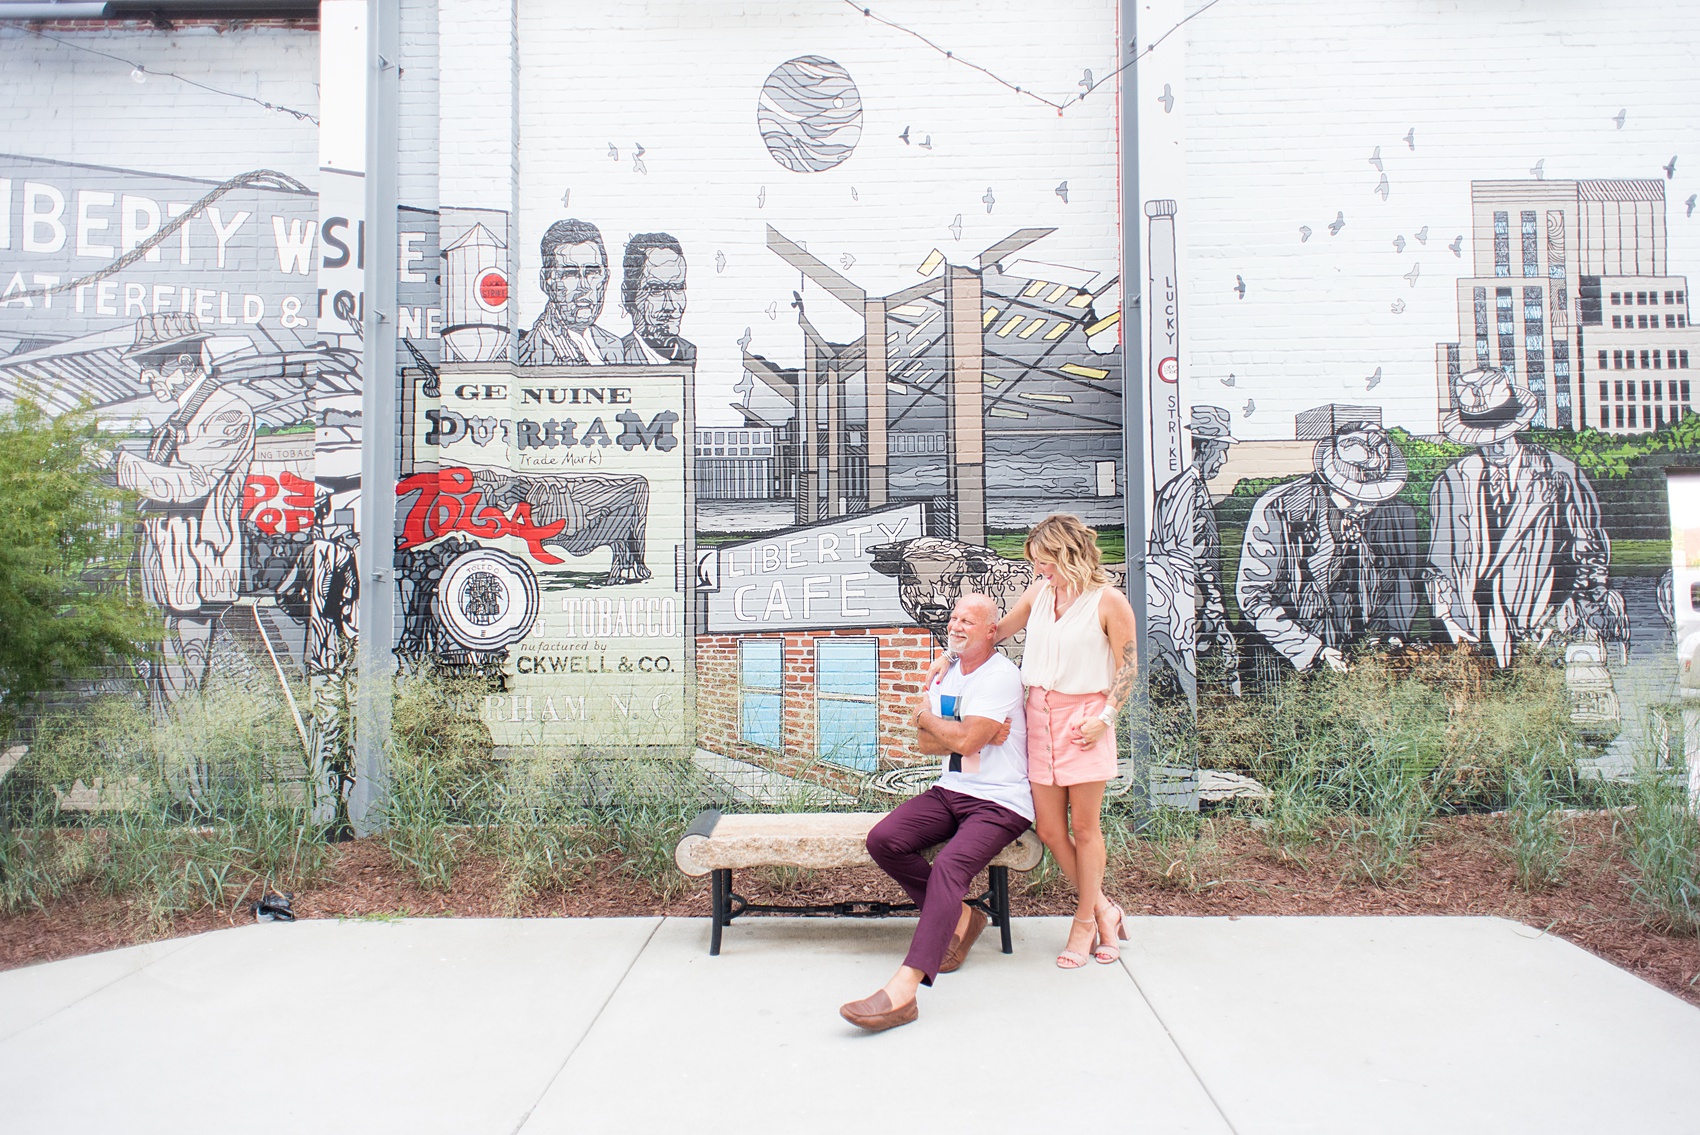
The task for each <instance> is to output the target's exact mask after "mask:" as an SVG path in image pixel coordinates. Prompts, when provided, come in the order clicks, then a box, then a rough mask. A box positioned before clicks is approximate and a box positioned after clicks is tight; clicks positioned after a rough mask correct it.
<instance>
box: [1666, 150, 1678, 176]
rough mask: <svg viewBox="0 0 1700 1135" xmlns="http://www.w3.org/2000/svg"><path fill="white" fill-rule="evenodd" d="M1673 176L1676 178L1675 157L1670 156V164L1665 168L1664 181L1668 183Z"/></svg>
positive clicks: (1673, 155)
mask: <svg viewBox="0 0 1700 1135" xmlns="http://www.w3.org/2000/svg"><path fill="white" fill-rule="evenodd" d="M1675 176H1676V155H1675V154H1672V155H1671V156H1670V164H1669V165H1667V166H1665V180H1666V181H1669V180H1670V179H1671V178H1673V177H1675Z"/></svg>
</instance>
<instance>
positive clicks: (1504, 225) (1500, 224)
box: [1493, 213, 1511, 276]
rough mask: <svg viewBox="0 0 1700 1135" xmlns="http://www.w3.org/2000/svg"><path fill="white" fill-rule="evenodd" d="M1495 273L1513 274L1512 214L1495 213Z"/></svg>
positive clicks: (1500, 274) (1497, 274) (1502, 274)
mask: <svg viewBox="0 0 1700 1135" xmlns="http://www.w3.org/2000/svg"><path fill="white" fill-rule="evenodd" d="M1493 274H1494V275H1495V276H1509V275H1511V215H1510V214H1509V213H1495V214H1494V215H1493Z"/></svg>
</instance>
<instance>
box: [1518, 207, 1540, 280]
mask: <svg viewBox="0 0 1700 1135" xmlns="http://www.w3.org/2000/svg"><path fill="white" fill-rule="evenodd" d="M1522 221H1523V275H1524V276H1538V275H1540V274H1541V260H1540V237H1539V236H1537V235H1536V232H1535V214H1534V211H1533V210H1531V209H1525V210H1523V217H1522Z"/></svg>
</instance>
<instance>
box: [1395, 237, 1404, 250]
mask: <svg viewBox="0 0 1700 1135" xmlns="http://www.w3.org/2000/svg"><path fill="white" fill-rule="evenodd" d="M1393 251H1394V252H1404V251H1405V238H1404V237H1403V236H1396V237H1394V238H1393Z"/></svg>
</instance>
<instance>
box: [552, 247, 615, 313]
mask: <svg viewBox="0 0 1700 1135" xmlns="http://www.w3.org/2000/svg"><path fill="white" fill-rule="evenodd" d="M542 282H543V290H544V292H546V293H547V294H548V296H549V305H550V306H551V307H554V308H556V309H558V310H559V311H560V312H561V315H562V318H564V319H565V320H566V322H567V325H568V326H569V327H572V328H574V329H576V330H583V329H584V328H586V327H589V326H590V325H591V324H593V323H595V322H596V320H597V317H598V316H600V315H601V314H602V298H603V296H604V295H605V294H606V293H607V291H608V263H607V261H606V259H605V258H604V257H603V255H602V250H601V249H599V248H598V247H597V246H596V245H595V244H593V243H591V242H590V241H585V242H584V243H583V244H563V245H562V246H561V247H559V248H557V249H555V251H554V252H551V253H550V254H549V260H548V263H546V264H545V265H544V266H543V272H542Z"/></svg>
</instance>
